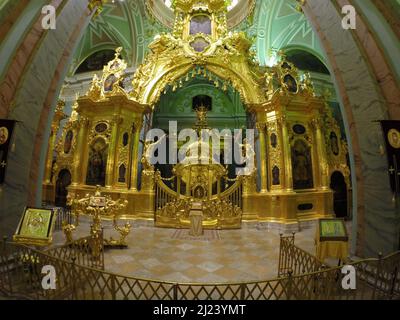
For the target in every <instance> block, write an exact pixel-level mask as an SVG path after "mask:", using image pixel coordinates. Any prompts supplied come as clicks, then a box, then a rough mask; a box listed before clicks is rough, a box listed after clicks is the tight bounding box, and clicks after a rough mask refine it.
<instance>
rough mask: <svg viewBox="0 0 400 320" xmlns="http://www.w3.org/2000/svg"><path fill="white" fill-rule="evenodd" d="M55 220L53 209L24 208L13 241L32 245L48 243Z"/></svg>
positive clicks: (50, 239)
mask: <svg viewBox="0 0 400 320" xmlns="http://www.w3.org/2000/svg"><path fill="white" fill-rule="evenodd" d="M55 220H56V212H55V211H54V210H53V209H39V208H26V209H25V210H24V214H23V215H22V218H21V221H20V223H19V225H18V228H17V232H16V233H15V235H14V241H16V242H21V243H25V244H32V245H48V244H50V243H51V241H52V232H53V227H54V223H55Z"/></svg>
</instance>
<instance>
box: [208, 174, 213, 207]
mask: <svg viewBox="0 0 400 320" xmlns="http://www.w3.org/2000/svg"><path fill="white" fill-rule="evenodd" d="M212 182H213V181H212V175H211V170H210V169H208V199H209V200H210V199H211V197H212V189H213V183H212Z"/></svg>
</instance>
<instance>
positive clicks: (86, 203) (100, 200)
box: [63, 186, 131, 248]
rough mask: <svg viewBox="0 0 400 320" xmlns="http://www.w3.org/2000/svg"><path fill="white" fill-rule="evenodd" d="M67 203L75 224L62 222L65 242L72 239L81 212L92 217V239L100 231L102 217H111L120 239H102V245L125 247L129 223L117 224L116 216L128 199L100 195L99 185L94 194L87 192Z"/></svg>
mask: <svg viewBox="0 0 400 320" xmlns="http://www.w3.org/2000/svg"><path fill="white" fill-rule="evenodd" d="M69 205H70V206H71V211H72V213H73V214H74V215H75V217H76V224H68V223H67V222H66V221H64V222H63V232H64V234H65V237H66V242H67V243H71V242H72V241H73V237H72V233H73V232H74V231H76V228H77V227H78V225H79V217H80V215H81V214H84V215H88V216H91V217H92V219H93V220H92V225H91V227H90V234H91V236H92V238H93V239H97V238H98V237H99V234H100V233H101V232H102V230H103V227H102V218H103V217H113V227H114V229H115V230H116V231H117V232H118V233H119V234H120V239H118V240H116V239H113V238H110V239H104V240H103V241H104V246H105V247H107V248H126V247H127V243H126V238H127V236H128V235H129V234H130V231H131V225H130V223H129V222H127V223H126V224H125V225H124V226H122V227H121V226H118V222H117V220H118V217H119V216H120V215H121V213H122V212H124V211H125V209H126V207H127V205H128V201H127V200H123V199H118V200H113V199H112V198H111V197H110V196H102V195H101V191H100V187H99V186H98V187H97V188H96V192H95V195H94V196H91V195H89V194H87V195H86V196H85V197H84V198H82V199H70V200H69Z"/></svg>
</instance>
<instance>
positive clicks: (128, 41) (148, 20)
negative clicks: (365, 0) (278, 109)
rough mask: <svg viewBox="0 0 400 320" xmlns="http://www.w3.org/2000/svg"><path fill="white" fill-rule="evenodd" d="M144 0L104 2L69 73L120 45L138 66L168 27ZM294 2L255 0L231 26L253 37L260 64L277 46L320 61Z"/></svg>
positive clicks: (268, 61)
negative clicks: (156, 39)
mask: <svg viewBox="0 0 400 320" xmlns="http://www.w3.org/2000/svg"><path fill="white" fill-rule="evenodd" d="M146 1H154V0H125V1H123V2H116V3H115V4H108V5H105V7H104V10H103V12H102V13H101V14H100V15H99V16H98V17H96V18H95V19H94V20H93V21H92V22H91V23H90V26H89V28H88V29H87V30H86V31H85V33H84V35H83V38H82V40H81V42H80V44H79V46H78V48H77V50H76V53H75V56H74V59H73V64H72V66H71V69H70V74H71V75H72V74H73V73H74V72H75V71H76V69H77V68H78V66H79V65H80V64H81V63H82V62H83V61H84V60H85V59H86V58H87V57H89V56H90V55H92V54H94V53H96V52H99V51H102V50H113V49H115V48H116V47H118V46H122V47H123V48H124V53H123V57H124V58H125V59H126V60H127V62H128V65H129V66H132V67H136V66H138V65H139V64H140V63H141V62H142V61H143V58H144V55H145V53H146V50H147V46H148V44H149V43H150V42H151V41H152V39H153V37H154V36H155V35H156V34H158V33H161V32H167V31H168V28H167V27H166V26H165V25H164V24H162V23H160V22H159V21H158V20H157V19H156V18H155V17H154V15H153V14H152V13H151V12H150V11H149V9H148V7H147V5H148V4H149V3H146ZM297 5H298V4H297V2H296V1H295V0H257V1H256V4H255V8H254V10H252V14H251V15H250V16H249V17H248V18H247V19H245V20H244V21H243V22H242V23H240V24H239V25H237V26H236V27H235V30H243V31H246V32H247V33H248V34H249V36H251V37H253V38H254V40H255V48H256V50H257V54H258V59H259V61H260V63H261V64H271V63H273V54H271V53H273V52H277V51H278V50H280V49H286V50H289V51H290V50H299V49H300V50H304V51H307V52H309V53H311V54H313V55H314V56H316V57H318V58H319V59H320V60H321V61H324V55H323V53H322V50H321V48H320V46H319V43H318V41H317V37H316V35H315V34H314V32H313V30H312V29H311V26H310V24H309V22H308V21H307V19H306V17H304V15H303V14H302V13H301V12H299V11H298V10H297ZM271 57H272V58H271Z"/></svg>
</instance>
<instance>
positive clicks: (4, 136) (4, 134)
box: [0, 127, 9, 145]
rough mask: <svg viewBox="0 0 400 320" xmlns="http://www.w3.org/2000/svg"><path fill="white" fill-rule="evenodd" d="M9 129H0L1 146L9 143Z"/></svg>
mask: <svg viewBox="0 0 400 320" xmlns="http://www.w3.org/2000/svg"><path fill="white" fill-rule="evenodd" d="M8 136H9V133H8V129H7V128H6V127H1V128H0V145H2V144H5V143H6V142H7V141H8Z"/></svg>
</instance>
